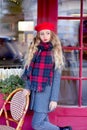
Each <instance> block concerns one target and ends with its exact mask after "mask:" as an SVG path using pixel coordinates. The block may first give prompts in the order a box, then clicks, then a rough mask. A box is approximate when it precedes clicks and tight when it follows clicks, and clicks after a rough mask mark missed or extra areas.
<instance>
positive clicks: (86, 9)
mask: <svg viewBox="0 0 87 130" xmlns="http://www.w3.org/2000/svg"><path fill="white" fill-rule="evenodd" d="M83 1H84V2H83V13H84V14H83V16H87V0H83Z"/></svg>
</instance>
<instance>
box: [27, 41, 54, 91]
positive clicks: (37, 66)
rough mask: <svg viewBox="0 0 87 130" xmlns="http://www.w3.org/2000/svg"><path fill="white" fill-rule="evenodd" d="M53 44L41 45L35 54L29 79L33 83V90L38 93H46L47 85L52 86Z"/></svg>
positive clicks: (30, 67)
mask: <svg viewBox="0 0 87 130" xmlns="http://www.w3.org/2000/svg"><path fill="white" fill-rule="evenodd" d="M52 48H53V46H52V44H51V43H50V42H49V43H42V42H41V43H40V45H38V51H37V52H36V53H35V55H34V57H33V59H32V61H31V64H30V66H29V75H28V77H29V79H30V82H31V90H35V91H38V92H41V91H44V89H45V87H46V86H47V85H52V77H53V67H54V64H53V60H52Z"/></svg>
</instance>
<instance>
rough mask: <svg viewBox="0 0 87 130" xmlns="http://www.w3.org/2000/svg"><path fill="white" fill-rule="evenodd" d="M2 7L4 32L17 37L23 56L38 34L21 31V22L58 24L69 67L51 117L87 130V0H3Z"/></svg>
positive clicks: (2, 28) (77, 129)
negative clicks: (19, 25) (19, 24)
mask: <svg viewBox="0 0 87 130" xmlns="http://www.w3.org/2000/svg"><path fill="white" fill-rule="evenodd" d="M0 4H1V9H0V12H1V13H0V21H1V22H0V29H1V30H2V33H3V35H9V36H14V37H16V39H17V40H16V45H17V47H18V49H19V51H20V52H21V53H22V54H23V56H24V55H25V53H26V48H27V46H28V44H29V43H30V42H31V41H32V38H33V36H34V35H35V32H34V31H33V30H32V29H31V30H27V31H26V30H19V28H18V23H19V22H20V21H28V22H30V21H33V22H34V24H36V23H37V22H38V23H40V22H42V21H51V22H53V23H54V24H55V25H56V29H55V31H56V33H57V34H58V36H59V38H60V41H61V44H62V48H63V54H64V57H65V68H64V69H63V71H62V77H61V87H60V93H59V101H58V107H57V109H56V110H55V111H54V112H52V113H51V114H50V117H53V118H51V121H52V122H53V123H54V124H57V125H60V126H64V125H71V126H72V128H73V129H74V130H87V128H86V127H87V123H86V122H87V87H86V84H87V0H24V1H21V0H20V1H19V0H16V1H14V0H11V1H10V0H9V1H4V0H1V3H0ZM2 33H1V34H0V35H2ZM26 41H27V42H26ZM0 60H1V59H0ZM14 64H15V63H14ZM3 66H4V65H3ZM10 69H11V67H10Z"/></svg>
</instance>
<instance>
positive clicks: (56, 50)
mask: <svg viewBox="0 0 87 130" xmlns="http://www.w3.org/2000/svg"><path fill="white" fill-rule="evenodd" d="M35 30H36V31H37V35H36V37H35V38H34V40H33V42H32V43H31V44H30V46H29V48H28V52H27V54H26V58H25V71H24V73H23V76H22V77H23V79H24V80H25V83H26V84H25V86H26V89H25V90H24V94H25V95H26V93H27V92H28V93H29V94H31V104H30V109H33V110H34V115H33V119H32V127H33V128H34V129H35V130H71V127H69V126H66V127H58V126H55V125H53V124H51V123H50V122H49V119H48V112H51V111H53V110H54V109H55V108H56V107H57V101H58V93H59V89H60V78H61V69H62V67H63V64H64V63H63V55H62V48H61V44H60V41H59V39H58V37H57V35H56V34H55V33H54V25H53V24H52V23H48V22H44V23H41V24H38V25H37V26H35Z"/></svg>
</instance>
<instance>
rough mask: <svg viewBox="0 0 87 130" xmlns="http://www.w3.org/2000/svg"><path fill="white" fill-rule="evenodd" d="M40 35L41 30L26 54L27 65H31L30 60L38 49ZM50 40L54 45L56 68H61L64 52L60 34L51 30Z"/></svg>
mask: <svg viewBox="0 0 87 130" xmlns="http://www.w3.org/2000/svg"><path fill="white" fill-rule="evenodd" d="M40 41H41V40H40V35H39V32H38V33H37V35H36V37H35V38H34V39H33V41H32V44H30V45H29V47H28V50H27V53H26V56H25V66H29V65H30V62H31V60H32V58H33V56H34V54H35V52H36V51H37V50H38V48H37V46H38V45H39V44H40ZM50 42H51V43H52V45H53V56H54V62H55V68H61V67H63V65H64V62H63V54H62V47H61V43H60V40H59V38H58V36H57V35H56V34H55V33H54V32H52V31H51V40H50Z"/></svg>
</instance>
